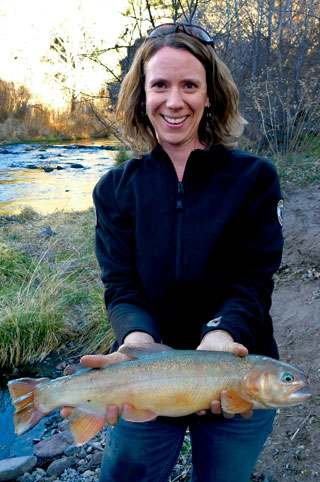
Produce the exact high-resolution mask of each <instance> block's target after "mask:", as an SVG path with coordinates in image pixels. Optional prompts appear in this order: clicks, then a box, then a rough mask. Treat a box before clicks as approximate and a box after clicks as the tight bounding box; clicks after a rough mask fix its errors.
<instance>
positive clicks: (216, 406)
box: [210, 400, 222, 415]
mask: <svg viewBox="0 0 320 482" xmlns="http://www.w3.org/2000/svg"><path fill="white" fill-rule="evenodd" d="M210 409H211V412H212V413H213V414H214V415H220V414H221V413H222V410H221V403H220V401H219V400H213V401H212V402H211V404H210Z"/></svg>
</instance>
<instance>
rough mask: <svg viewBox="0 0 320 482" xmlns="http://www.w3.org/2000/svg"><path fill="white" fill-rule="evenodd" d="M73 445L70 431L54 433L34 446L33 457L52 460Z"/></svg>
mask: <svg viewBox="0 0 320 482" xmlns="http://www.w3.org/2000/svg"><path fill="white" fill-rule="evenodd" d="M72 444H73V437H72V435H71V432H70V431H68V430H67V431H65V432H61V433H56V434H54V435H51V436H50V437H48V438H46V439H44V440H41V442H39V443H38V444H37V445H35V446H34V450H33V452H34V455H36V456H37V457H41V458H43V459H53V458H54V457H58V456H59V455H63V453H64V451H65V450H66V448H67V447H68V446H69V445H72Z"/></svg>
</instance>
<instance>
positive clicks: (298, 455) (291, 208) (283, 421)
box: [254, 185, 320, 482]
mask: <svg viewBox="0 0 320 482" xmlns="http://www.w3.org/2000/svg"><path fill="white" fill-rule="evenodd" d="M284 213H285V214H284V218H285V224H284V236H285V250H284V257H283V263H282V268H281V270H280V275H279V276H278V277H277V281H276V287H275V292H274V296H273V307H272V315H273V321H274V328H275V335H276V339H277V341H278V344H279V349H280V356H281V359H282V360H283V361H286V362H288V363H292V364H293V365H296V366H298V367H300V368H302V369H303V370H305V371H306V372H307V373H308V374H309V375H310V378H311V387H312V389H311V391H312V394H313V400H312V401H311V402H310V403H308V404H306V405H304V406H300V407H296V408H293V409H283V410H281V411H280V412H279V413H278V415H277V418H276V423H275V427H274V430H273V432H272V435H271V437H270V439H269V440H268V442H267V445H266V447H265V448H264V451H263V453H262V454H261V456H260V459H259V462H258V464H257V466H256V469H255V472H254V473H255V474H256V478H255V479H254V480H256V481H259V482H260V481H261V482H263V480H264V479H265V476H267V478H268V481H269V482H280V481H282V480H286V481H288V482H301V481H310V482H311V481H315V480H319V481H320V405H319V401H320V349H319V345H320V335H319V332H320V330H319V328H320V185H316V186H313V187H308V188H307V189H303V190H302V189H301V190H298V191H296V192H294V193H292V194H291V195H290V196H288V200H287V201H286V202H285V211H284ZM261 474H263V477H262V476H261Z"/></svg>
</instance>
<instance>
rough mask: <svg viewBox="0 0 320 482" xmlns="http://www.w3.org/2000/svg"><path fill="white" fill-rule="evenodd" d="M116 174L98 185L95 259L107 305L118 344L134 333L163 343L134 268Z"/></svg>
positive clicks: (130, 231)
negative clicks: (145, 334)
mask: <svg viewBox="0 0 320 482" xmlns="http://www.w3.org/2000/svg"><path fill="white" fill-rule="evenodd" d="M116 191H117V183H116V181H115V176H114V172H113V170H111V171H109V172H108V173H107V174H106V175H105V176H104V177H103V178H102V179H101V180H100V181H99V182H98V184H97V185H96V187H95V189H94V191H93V200H94V205H95V209H96V216H97V221H96V244H95V249H96V256H97V259H98V262H99V265H100V267H101V278H102V281H103V283H104V286H105V303H106V307H107V311H108V316H109V320H110V323H111V326H112V328H113V330H114V332H115V335H116V340H117V344H118V345H121V344H122V343H123V340H124V338H125V337H126V335H128V334H129V333H131V332H133V331H142V332H146V333H149V334H150V335H151V336H153V338H154V339H155V340H156V341H158V342H160V341H161V339H160V336H159V330H158V322H157V319H156V316H155V314H154V313H153V312H152V309H151V307H150V306H149V304H148V302H147V300H146V299H145V296H144V293H143V290H142V287H141V282H140V279H139V275H138V272H137V269H136V264H135V230H134V223H133V219H132V216H130V214H129V213H128V212H123V211H122V210H121V209H120V207H119V203H118V202H117V195H116Z"/></svg>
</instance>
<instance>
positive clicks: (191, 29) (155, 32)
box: [148, 22, 213, 45]
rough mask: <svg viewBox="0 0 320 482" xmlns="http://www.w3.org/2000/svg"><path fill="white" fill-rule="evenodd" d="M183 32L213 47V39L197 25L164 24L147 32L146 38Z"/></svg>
mask: <svg viewBox="0 0 320 482" xmlns="http://www.w3.org/2000/svg"><path fill="white" fill-rule="evenodd" d="M180 31H181V32H184V33H186V34H187V35H190V36H191V37H195V38H197V39H199V40H201V41H202V42H205V43H210V44H212V45H213V39H212V38H211V37H210V35H209V34H208V33H207V32H206V31H205V30H204V29H203V28H201V27H198V26H197V25H192V24H189V23H183V22H181V23H179V22H177V23H164V24H163V25H159V26H158V27H155V28H153V29H152V30H149V32H148V37H159V36H160V35H169V34H171V33H175V32H180Z"/></svg>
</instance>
